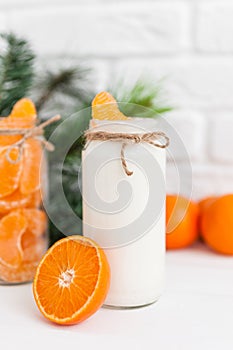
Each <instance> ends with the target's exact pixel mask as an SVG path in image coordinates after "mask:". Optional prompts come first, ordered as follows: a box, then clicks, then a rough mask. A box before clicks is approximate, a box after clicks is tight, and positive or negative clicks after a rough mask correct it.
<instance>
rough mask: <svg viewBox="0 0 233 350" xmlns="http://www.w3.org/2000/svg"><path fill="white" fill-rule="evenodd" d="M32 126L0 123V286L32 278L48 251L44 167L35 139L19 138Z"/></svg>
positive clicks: (20, 122) (22, 122)
mask: <svg viewBox="0 0 233 350" xmlns="http://www.w3.org/2000/svg"><path fill="white" fill-rule="evenodd" d="M34 125H35V122H34V123H33V125H32V124H31V123H29V121H27V120H26V121H25V118H24V119H20V118H17V120H16V119H15V120H13V121H12V120H10V118H9V117H6V118H0V176H1V181H0V283H1V284H11V283H22V282H29V281H31V280H32V279H33V277H34V275H35V271H36V267H37V265H38V262H39V261H40V259H41V257H42V255H43V254H44V252H45V251H46V249H47V247H48V235H47V216H46V213H45V211H44V209H43V202H44V201H45V200H46V197H47V193H46V192H47V191H46V188H47V162H46V156H45V154H44V150H43V147H42V143H41V139H40V138H38V137H28V136H27V135H25V133H27V132H28V131H30V130H31V128H32V127H33V126H34Z"/></svg>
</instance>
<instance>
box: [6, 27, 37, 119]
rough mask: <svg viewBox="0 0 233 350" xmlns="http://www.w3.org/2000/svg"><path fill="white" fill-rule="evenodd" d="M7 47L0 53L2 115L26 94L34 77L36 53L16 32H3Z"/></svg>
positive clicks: (7, 112)
mask: <svg viewBox="0 0 233 350" xmlns="http://www.w3.org/2000/svg"><path fill="white" fill-rule="evenodd" d="M1 38H2V39H3V40H4V42H5V44H6V49H5V50H4V51H3V52H2V53H1V54H0V115H1V116H6V115H8V114H9V113H10V111H11V109H12V107H13V105H14V104H15V103H16V102H17V101H18V100H19V99H20V98H22V97H24V96H26V95H27V94H28V92H29V90H30V88H31V86H32V82H33V78H34V68H33V64H34V59H35V56H34V53H33V52H32V50H31V48H30V46H29V44H28V42H27V41H26V40H24V39H21V38H18V37H17V36H16V35H15V34H13V33H9V34H2V35H1Z"/></svg>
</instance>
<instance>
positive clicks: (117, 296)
mask: <svg viewBox="0 0 233 350" xmlns="http://www.w3.org/2000/svg"><path fill="white" fill-rule="evenodd" d="M92 124H93V125H94V128H93V129H91V130H92V131H93V132H95V131H101V132H102V131H104V132H110V133H111V134H114V133H120V134H122V133H123V134H130V135H132V134H145V133H148V132H153V131H156V129H157V127H158V126H157V122H156V121H155V120H153V119H141V118H132V119H129V120H127V121H96V120H95V121H94V122H93V123H92ZM158 142H159V141H158ZM123 143H124V140H121V139H120V140H116V141H114V140H113V139H112V140H104V141H102V140H94V141H93V140H91V141H90V142H87V146H86V149H85V150H84V151H83V154H82V181H83V233H84V236H88V237H89V238H92V239H94V240H95V241H96V242H97V243H99V245H100V246H101V247H102V248H103V249H104V250H105V252H106V255H107V258H108V261H109V264H110V268H111V284H110V290H109V293H108V296H107V299H106V301H105V305H106V306H110V307H116V308H131V307H139V306H144V305H148V304H151V303H153V302H155V301H156V300H158V298H159V296H160V295H161V293H162V289H163V280H164V258H165V194H166V190H165V162H166V150H165V149H164V148H160V147H158V146H155V145H152V144H150V143H148V142H127V143H126V145H125V147H124V159H123V160H122V145H123ZM125 167H127V169H128V174H127V171H125ZM129 175H130V176H129Z"/></svg>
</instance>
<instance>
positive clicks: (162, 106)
mask: <svg viewBox="0 0 233 350" xmlns="http://www.w3.org/2000/svg"><path fill="white" fill-rule="evenodd" d="M110 90H111V89H110ZM112 93H113V95H114V96H115V97H116V99H117V101H119V102H120V103H119V107H120V109H121V110H122V112H123V113H124V114H125V115H127V116H130V117H141V118H154V117H158V116H159V115H160V114H163V113H166V112H169V111H171V110H172V109H173V107H171V106H170V105H168V104H167V103H166V102H164V101H162V95H163V90H162V87H161V83H160V82H157V83H156V84H155V83H153V82H151V81H149V80H148V79H142V78H140V79H139V80H137V81H136V83H135V84H134V85H133V86H132V87H131V88H129V87H126V86H125V84H124V83H123V82H119V83H118V84H117V85H116V87H115V88H113V89H112Z"/></svg>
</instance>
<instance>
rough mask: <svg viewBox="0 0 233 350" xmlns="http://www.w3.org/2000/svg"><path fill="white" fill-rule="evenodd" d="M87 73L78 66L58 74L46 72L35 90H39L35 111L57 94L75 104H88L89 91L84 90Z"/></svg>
mask: <svg viewBox="0 0 233 350" xmlns="http://www.w3.org/2000/svg"><path fill="white" fill-rule="evenodd" d="M88 72H89V70H88V69H84V68H82V67H80V66H77V67H71V68H63V69H60V71H58V72H52V71H48V72H46V74H45V75H44V77H43V78H42V79H41V81H40V82H39V84H38V86H37V89H38V90H41V94H40V97H39V99H38V101H37V102H36V107H37V110H38V111H40V110H42V109H43V108H44V107H45V105H46V104H47V103H48V102H49V101H50V100H51V98H52V97H54V96H55V95H57V94H62V95H63V98H64V96H67V97H69V98H71V99H73V100H74V102H75V103H76V104H78V103H80V102H81V103H82V104H86V103H89V97H88V96H89V90H88V89H87V88H85V82H86V76H87V73H88Z"/></svg>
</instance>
